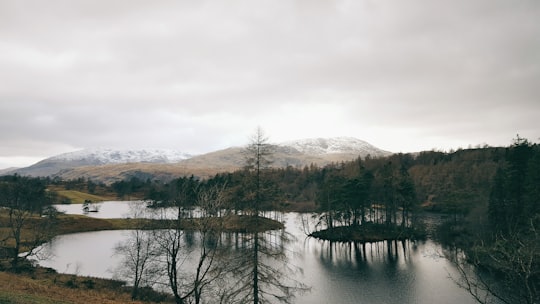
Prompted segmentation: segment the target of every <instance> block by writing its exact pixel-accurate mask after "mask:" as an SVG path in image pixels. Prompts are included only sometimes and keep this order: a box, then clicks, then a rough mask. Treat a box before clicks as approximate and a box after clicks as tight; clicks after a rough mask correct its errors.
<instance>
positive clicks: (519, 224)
mask: <svg viewBox="0 0 540 304" xmlns="http://www.w3.org/2000/svg"><path fill="white" fill-rule="evenodd" d="M259 169H260V170H259ZM259 169H258V170H253V168H247V167H246V169H244V170H238V171H236V172H231V173H221V174H218V175H216V176H214V177H212V178H210V179H206V180H201V179H199V178H197V177H196V176H189V177H180V178H178V179H175V180H172V181H158V180H152V179H146V180H141V179H138V178H135V177H133V178H131V179H129V180H125V181H121V182H115V183H114V184H112V185H103V184H96V183H94V182H92V181H90V180H85V179H79V180H75V181H61V180H58V179H51V178H27V177H21V176H7V177H2V178H1V179H0V203H1V205H2V206H4V207H6V208H7V209H8V210H9V221H10V224H11V225H14V228H13V229H12V231H13V233H12V234H11V235H10V236H11V237H12V238H14V239H15V243H16V244H17V246H18V245H19V244H18V242H17V238H20V236H18V235H17V230H16V228H17V226H16V225H17V222H16V221H17V217H19V218H20V219H21V220H24V218H25V217H27V215H26V213H25V212H27V213H37V214H43V213H44V212H45V210H46V206H48V205H50V204H51V203H59V202H64V203H65V200H63V199H62V198H60V197H58V196H56V195H55V194H54V193H53V192H51V191H47V190H46V189H47V188H48V187H49V188H50V187H51V186H59V185H61V186H63V187H64V188H65V189H78V190H83V191H87V192H89V193H96V192H104V191H114V192H115V193H116V194H117V195H118V197H121V198H133V197H137V198H144V199H145V200H148V201H149V202H151V206H152V207H160V206H171V205H174V206H179V207H182V208H185V209H189V208H191V207H194V206H196V205H197V204H198V202H200V193H209V192H212V191H214V192H215V189H219V193H221V194H223V197H222V198H221V199H220V202H221V203H220V205H219V206H205V208H207V211H208V214H210V215H212V216H214V215H216V214H218V213H220V212H223V210H228V212H235V213H239V212H240V213H244V214H255V215H257V216H258V215H259V214H260V212H263V211H265V210H284V211H287V210H294V211H310V212H317V213H318V214H319V215H320V219H321V221H322V222H324V224H325V226H326V227H327V228H332V227H334V226H361V225H363V224H368V223H374V222H376V223H380V224H385V225H392V226H395V227H398V226H400V227H409V226H411V225H413V224H414V222H415V218H416V217H417V215H418V214H419V213H420V212H422V211H435V212H443V213H445V214H448V219H449V221H448V223H447V225H444V229H446V231H442V232H441V233H440V235H442V236H445V237H444V241H445V242H447V243H448V244H453V245H455V246H457V247H458V248H460V249H461V250H463V252H464V253H465V255H466V256H467V263H469V264H470V265H475V266H476V268H475V269H476V270H478V269H484V270H485V269H489V270H490V273H491V275H492V276H493V275H494V276H498V277H500V278H501V280H499V282H502V283H501V284H498V285H497V288H494V287H493V286H492V285H491V284H489V283H486V282H483V281H474V282H473V281H470V280H469V277H468V276H467V274H468V272H467V271H466V270H465V269H464V268H460V269H463V272H462V275H463V280H461V281H460V282H461V283H460V284H462V285H461V286H463V287H464V288H466V289H468V290H469V291H470V292H471V293H473V294H476V295H479V294H480V293H481V292H484V293H485V292H487V293H489V294H491V295H493V296H494V297H496V298H499V300H500V301H503V302H505V303H538V301H539V288H540V286H539V282H540V264H539V263H540V253H539V252H540V245H539V242H540V241H539V237H538V233H537V229H539V227H540V146H539V145H538V144H532V143H530V142H529V141H527V140H526V139H523V138H520V137H519V136H518V137H517V138H516V139H515V140H514V142H513V143H512V144H511V145H510V146H509V147H482V148H475V149H465V150H461V149H460V150H457V151H452V152H439V151H425V152H420V153H417V154H394V155H392V156H389V157H385V158H371V157H366V158H364V159H360V158H358V159H356V160H354V161H350V162H343V163H337V164H332V165H328V166H325V167H322V168H321V167H317V166H315V165H311V166H306V167H304V168H294V167H287V168H272V167H271V165H269V166H264V167H261V168H259ZM21 189H22V190H21ZM212 189H214V190H212ZM21 210H23V211H25V212H21ZM17 212H19V213H17ZM19 233H20V231H19ZM6 240H7V238H5V239H4V240H3V241H4V242H5V241H6ZM17 246H16V248H17V249H16V251H15V252H16V253H17V254H18V252H19V250H18V247H17ZM12 256H13V255H12ZM17 257H18V255H14V260H13V263H15V264H16V263H17V262H18V258H17ZM460 265H462V264H460ZM478 297H479V298H480V296H478ZM479 302H482V303H484V302H487V300H479Z"/></svg>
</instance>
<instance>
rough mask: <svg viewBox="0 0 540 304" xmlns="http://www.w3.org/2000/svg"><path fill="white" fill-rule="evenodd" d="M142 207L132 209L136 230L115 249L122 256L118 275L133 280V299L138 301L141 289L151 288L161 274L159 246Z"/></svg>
mask: <svg viewBox="0 0 540 304" xmlns="http://www.w3.org/2000/svg"><path fill="white" fill-rule="evenodd" d="M143 208H144V207H143V206H142V205H136V206H134V207H132V208H131V214H130V217H131V218H132V220H133V221H137V222H138V225H136V226H137V228H136V229H135V230H131V231H130V235H129V237H128V238H127V239H126V240H125V241H124V242H121V243H119V244H118V245H117V246H116V247H115V254H118V255H121V256H122V258H123V259H122V263H121V265H120V268H119V269H118V270H117V273H118V274H119V275H121V277H122V278H125V279H129V280H131V284H132V288H131V298H132V299H133V300H135V299H138V297H139V289H140V287H143V286H149V287H151V286H152V285H153V284H154V282H155V279H156V276H157V275H158V274H159V272H158V269H157V268H158V266H157V264H156V261H157V254H158V251H157V244H156V242H155V239H154V237H153V234H152V233H151V231H148V230H145V229H148V228H151V227H146V222H145V221H144V220H143V218H144V217H145V212H144V211H145V210H144V209H143Z"/></svg>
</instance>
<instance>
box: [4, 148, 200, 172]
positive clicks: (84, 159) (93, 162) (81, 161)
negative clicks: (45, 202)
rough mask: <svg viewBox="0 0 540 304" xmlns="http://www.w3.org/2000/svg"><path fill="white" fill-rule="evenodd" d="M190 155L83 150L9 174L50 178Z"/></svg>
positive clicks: (138, 151)
mask: <svg viewBox="0 0 540 304" xmlns="http://www.w3.org/2000/svg"><path fill="white" fill-rule="evenodd" d="M190 157H191V155H189V154H186V153H183V152H180V151H175V150H165V149H142V150H114V149H85V150H80V151H75V152H68V153H63V154H59V155H56V156H53V157H49V158H46V159H44V160H42V161H40V162H38V163H36V164H34V165H32V166H30V167H26V168H21V169H17V170H15V171H12V172H10V174H11V173H17V174H21V175H30V176H50V175H54V174H57V173H58V172H60V171H62V170H65V169H72V168H78V167H84V166H99V165H108V164H124V163H155V164H168V163H176V162H179V161H182V160H185V159H187V158H190Z"/></svg>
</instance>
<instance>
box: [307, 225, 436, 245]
mask: <svg viewBox="0 0 540 304" xmlns="http://www.w3.org/2000/svg"><path fill="white" fill-rule="evenodd" d="M309 236H311V237H314V238H317V239H321V240H327V241H331V242H359V243H368V242H378V241H385V240H398V241H402V240H418V239H425V237H426V234H425V232H424V231H423V230H421V229H414V228H411V227H401V226H396V225H386V224H377V223H370V222H368V223H365V224H362V225H351V226H338V227H332V228H328V229H323V230H318V231H314V232H312V233H310V234H309Z"/></svg>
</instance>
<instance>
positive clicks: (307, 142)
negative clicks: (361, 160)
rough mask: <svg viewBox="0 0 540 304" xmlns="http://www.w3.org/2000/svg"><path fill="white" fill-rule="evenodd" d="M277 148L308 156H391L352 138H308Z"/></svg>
mask: <svg viewBox="0 0 540 304" xmlns="http://www.w3.org/2000/svg"><path fill="white" fill-rule="evenodd" d="M279 146H289V147H293V148H295V149H296V150H298V151H300V152H302V153H305V154H310V155H327V154H338V153H352V154H359V155H361V156H366V155H368V154H369V155H371V156H385V155H389V154H391V153H390V152H388V151H384V150H381V149H379V148H377V147H375V146H373V145H371V144H370V143H368V142H365V141H363V140H360V139H357V138H354V137H332V138H308V139H300V140H293V141H287V142H283V143H280V144H279Z"/></svg>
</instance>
